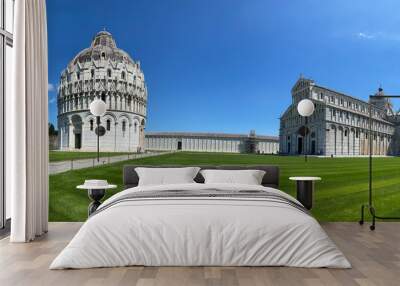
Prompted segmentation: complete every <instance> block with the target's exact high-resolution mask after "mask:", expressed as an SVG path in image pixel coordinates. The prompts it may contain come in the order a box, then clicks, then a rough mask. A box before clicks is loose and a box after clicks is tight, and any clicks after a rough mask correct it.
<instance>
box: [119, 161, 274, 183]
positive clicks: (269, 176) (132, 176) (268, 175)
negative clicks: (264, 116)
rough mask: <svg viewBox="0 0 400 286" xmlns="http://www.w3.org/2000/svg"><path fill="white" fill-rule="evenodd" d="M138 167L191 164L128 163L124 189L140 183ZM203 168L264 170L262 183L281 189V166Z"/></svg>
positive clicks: (199, 178)
mask: <svg viewBox="0 0 400 286" xmlns="http://www.w3.org/2000/svg"><path fill="white" fill-rule="evenodd" d="M136 167H146V168H177V167H191V166H177V165H162V166H145V165H127V166H124V170H123V183H124V189H128V188H133V187H136V186H137V185H138V183H139V176H138V174H137V173H136V171H135V168H136ZM198 167H200V168H201V169H225V170H249V169H251V170H263V171H265V175H264V177H263V179H262V183H261V184H262V185H263V186H264V187H271V188H275V189H279V167H278V166H268V165H254V166H239V165H227V166H211V165H210V166H208V165H203V166H201V165H200V166H198ZM194 180H195V182H197V183H204V178H203V176H202V175H201V174H200V172H199V173H198V174H197V176H196V177H195V178H194Z"/></svg>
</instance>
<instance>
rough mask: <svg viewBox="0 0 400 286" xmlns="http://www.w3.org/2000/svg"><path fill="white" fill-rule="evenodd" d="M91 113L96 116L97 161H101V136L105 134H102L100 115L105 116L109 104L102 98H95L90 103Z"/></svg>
mask: <svg viewBox="0 0 400 286" xmlns="http://www.w3.org/2000/svg"><path fill="white" fill-rule="evenodd" d="M89 108H90V113H91V114H93V115H94V116H96V124H97V128H96V134H97V162H99V161H100V136H102V135H104V134H100V132H101V130H100V117H101V116H103V115H104V114H105V113H106V111H107V106H106V103H105V102H104V101H102V100H101V99H95V100H93V101H92V103H90V106H89Z"/></svg>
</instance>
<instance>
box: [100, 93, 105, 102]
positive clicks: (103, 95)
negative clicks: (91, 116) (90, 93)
mask: <svg viewBox="0 0 400 286" xmlns="http://www.w3.org/2000/svg"><path fill="white" fill-rule="evenodd" d="M101 100H102V101H104V102H106V95H105V94H104V93H103V94H102V95H101Z"/></svg>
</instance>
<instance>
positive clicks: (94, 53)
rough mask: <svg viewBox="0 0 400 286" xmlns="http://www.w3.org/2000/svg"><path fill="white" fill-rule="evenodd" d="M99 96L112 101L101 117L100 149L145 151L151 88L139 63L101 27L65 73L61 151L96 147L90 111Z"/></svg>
mask: <svg viewBox="0 0 400 286" xmlns="http://www.w3.org/2000/svg"><path fill="white" fill-rule="evenodd" d="M95 98H100V99H102V100H103V101H104V102H105V103H106V105H107V113H106V114H105V116H103V117H102V118H101V125H102V126H103V127H104V128H105V129H106V132H105V134H104V136H101V137H100V146H101V151H126V152H138V151H141V150H143V148H144V129H145V125H146V108H147V87H146V84H145V80H144V75H143V72H142V70H141V68H140V62H138V61H134V60H133V59H132V58H131V57H130V56H129V54H127V53H126V52H125V51H123V50H121V49H119V48H117V45H116V43H115V40H114V39H113V37H112V35H111V34H110V33H109V32H106V31H101V32H99V33H98V34H97V35H96V36H95V37H94V38H93V40H92V43H91V45H90V47H89V48H86V49H84V50H82V51H81V52H79V53H78V54H77V55H76V56H75V57H74V58H73V59H72V61H71V62H70V63H69V64H68V66H67V67H66V68H65V70H63V72H62V74H61V78H60V85H59V89H58V97H57V104H58V130H59V138H58V139H59V146H60V149H61V150H82V151H94V150H96V148H97V147H96V146H97V135H96V133H95V130H96V118H95V117H93V116H92V115H91V113H90V112H89V105H90V103H91V102H92V101H93V100H94V99H95Z"/></svg>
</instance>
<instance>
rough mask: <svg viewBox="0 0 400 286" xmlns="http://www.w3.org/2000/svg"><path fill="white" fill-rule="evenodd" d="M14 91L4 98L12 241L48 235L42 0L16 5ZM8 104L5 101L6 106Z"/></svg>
mask: <svg viewBox="0 0 400 286" xmlns="http://www.w3.org/2000/svg"><path fill="white" fill-rule="evenodd" d="M14 21H15V22H14V24H15V25H14V27H15V32H14V60H15V66H14V71H13V81H14V82H13V86H14V88H13V91H14V94H12V96H11V97H9V98H6V105H7V111H6V125H7V127H6V136H7V139H6V154H7V155H6V166H7V168H8V172H7V174H8V175H7V177H6V180H8V183H6V184H7V186H8V187H10V188H11V236H10V241H12V242H28V241H31V240H33V239H35V237H36V236H40V235H42V234H43V233H45V232H47V225H48V135H47V134H48V114H47V113H48V112H47V105H48V103H47V89H48V87H47V85H48V79H47V22H46V3H45V0H17V1H15V18H14ZM7 101H8V102H7Z"/></svg>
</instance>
